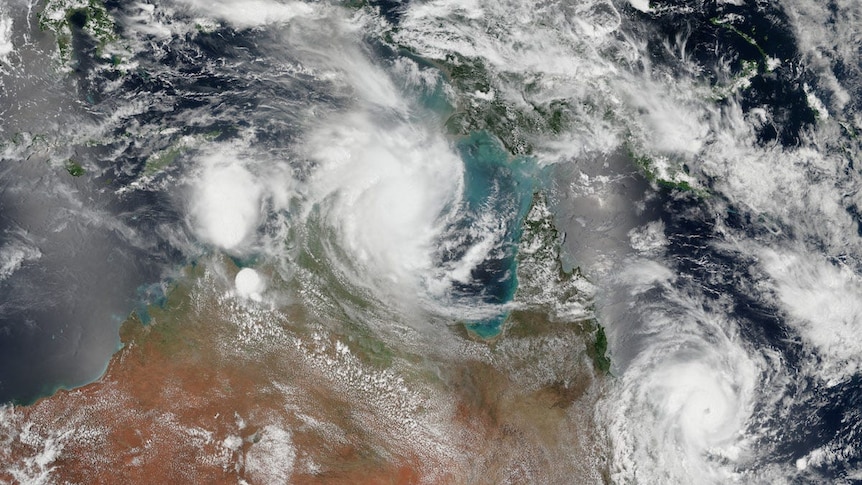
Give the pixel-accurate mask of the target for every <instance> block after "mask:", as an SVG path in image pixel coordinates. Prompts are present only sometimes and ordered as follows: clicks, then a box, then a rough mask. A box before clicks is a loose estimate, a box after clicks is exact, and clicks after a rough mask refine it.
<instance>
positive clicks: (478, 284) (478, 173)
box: [456, 131, 541, 338]
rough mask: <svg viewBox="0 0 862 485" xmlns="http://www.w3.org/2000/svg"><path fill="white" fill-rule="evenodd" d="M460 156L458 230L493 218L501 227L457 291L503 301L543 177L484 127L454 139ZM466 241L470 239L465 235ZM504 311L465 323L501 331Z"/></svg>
mask: <svg viewBox="0 0 862 485" xmlns="http://www.w3.org/2000/svg"><path fill="white" fill-rule="evenodd" d="M457 148H458V151H459V153H460V155H461V158H462V160H463V161H464V167H465V174H464V182H465V183H464V190H465V194H464V201H465V202H464V203H465V205H466V213H467V215H468V216H467V217H466V220H464V221H463V227H459V228H458V230H459V232H460V233H461V234H465V233H469V232H470V230H469V226H471V225H481V221H485V220H487V218H488V215H489V214H488V212H490V213H491V214H490V215H491V218H492V219H493V220H494V221H495V223H496V224H498V225H499V227H500V228H501V229H502V231H501V232H502V236H501V239H500V240H499V241H497V247H496V248H495V249H494V250H493V251H492V252H491V253H490V254H489V255H488V257H487V258H486V259H485V260H484V261H483V262H482V263H480V264H479V265H478V266H477V267H476V268H475V269H474V270H473V272H472V275H471V276H472V277H473V281H472V282H471V284H464V285H458V287H457V288H456V291H457V292H460V293H462V295H459V296H464V297H467V298H476V299H478V300H480V301H481V302H482V303H485V304H496V305H505V304H506V303H509V302H511V301H512V298H513V297H514V295H515V291H516V290H517V288H518V278H517V259H516V256H517V247H518V242H519V241H520V239H521V233H522V228H523V220H524V217H525V216H526V214H527V212H528V210H529V208H530V202H531V201H532V198H533V193H534V191H535V190H536V189H537V188H538V185H540V182H541V177H540V176H539V170H538V168H537V167H536V164H535V163H534V162H533V161H532V160H531V159H529V158H526V157H511V156H510V155H509V154H508V153H507V152H506V151H505V149H504V148H503V145H502V143H500V141H499V140H498V139H496V138H495V137H494V136H493V135H490V134H489V133H487V132H484V131H478V132H473V133H471V134H470V135H469V136H467V137H464V138H462V139H460V140H459V141H458V145H457ZM465 242H466V243H467V246H469V243H470V242H472V241H465ZM507 317H508V312H507V311H501V312H500V313H499V314H498V315H496V316H494V317H492V318H489V319H485V320H482V321H475V322H467V325H468V328H469V329H470V330H471V331H473V332H475V333H476V334H478V335H480V336H481V337H483V338H492V337H494V336H496V335H497V334H499V332H500V330H501V327H502V325H503V323H504V322H505V321H506V318H507Z"/></svg>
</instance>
